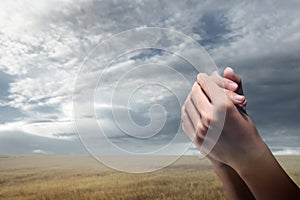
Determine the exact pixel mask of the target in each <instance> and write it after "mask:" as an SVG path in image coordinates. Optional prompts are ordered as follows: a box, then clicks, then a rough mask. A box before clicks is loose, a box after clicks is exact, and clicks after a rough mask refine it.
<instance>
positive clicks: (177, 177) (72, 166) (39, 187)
mask: <svg viewBox="0 0 300 200" xmlns="http://www.w3.org/2000/svg"><path fill="white" fill-rule="evenodd" d="M278 160H279V162H280V163H281V165H282V166H283V167H284V168H285V169H286V170H287V172H288V174H289V175H290V176H291V177H292V178H293V179H294V181H295V182H296V183H297V184H298V185H300V156H299V157H298V156H282V157H278ZM0 199H5V200H6V199H44V200H54V199H58V200H59V199H63V200H69V199H90V200H93V199H112V200H113V199H130V200H139V199H141V200H143V199H226V198H225V194H224V191H223V189H222V184H221V183H220V182H219V180H218V179H217V176H216V175H215V174H214V172H213V171H212V168H211V166H210V164H209V162H208V161H207V160H199V159H198V158H196V157H192V156H185V157H182V158H180V159H179V160H178V161H176V162H175V163H174V164H172V165H171V166H169V167H167V168H164V169H162V170H159V171H156V172H151V173H144V174H128V173H122V172H118V171H115V170H112V169H109V168H107V167H105V166H103V165H101V164H100V163H99V162H97V161H96V160H94V159H93V158H91V157H89V156H1V157H0Z"/></svg>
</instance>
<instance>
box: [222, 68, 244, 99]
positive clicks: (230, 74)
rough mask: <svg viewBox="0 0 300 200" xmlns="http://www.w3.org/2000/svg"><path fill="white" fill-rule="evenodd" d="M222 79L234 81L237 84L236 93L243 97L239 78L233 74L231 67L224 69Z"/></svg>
mask: <svg viewBox="0 0 300 200" xmlns="http://www.w3.org/2000/svg"><path fill="white" fill-rule="evenodd" d="M224 78H227V79H229V80H231V81H234V82H235V83H237V84H238V90H237V93H238V94H240V95H243V94H244V93H243V88H242V80H241V77H239V76H238V75H236V74H235V72H234V71H233V69H232V68H231V67H226V69H225V70H224Z"/></svg>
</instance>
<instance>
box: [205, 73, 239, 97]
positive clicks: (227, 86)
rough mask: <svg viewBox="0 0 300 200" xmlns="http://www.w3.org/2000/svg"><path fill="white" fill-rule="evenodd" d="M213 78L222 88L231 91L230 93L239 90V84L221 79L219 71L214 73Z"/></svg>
mask: <svg viewBox="0 0 300 200" xmlns="http://www.w3.org/2000/svg"><path fill="white" fill-rule="evenodd" d="M211 76H212V77H213V80H214V81H215V82H216V83H217V85H218V86H219V87H221V88H224V89H227V90H230V91H233V92H234V91H236V90H237V89H238V84H237V83H235V82H234V81H232V80H230V79H227V78H223V77H221V76H220V75H219V74H218V72H217V71H214V72H213V73H212V74H211Z"/></svg>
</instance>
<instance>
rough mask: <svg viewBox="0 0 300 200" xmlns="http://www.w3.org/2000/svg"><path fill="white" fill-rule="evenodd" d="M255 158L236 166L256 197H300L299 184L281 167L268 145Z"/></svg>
mask: <svg viewBox="0 0 300 200" xmlns="http://www.w3.org/2000/svg"><path fill="white" fill-rule="evenodd" d="M265 148H266V149H264V150H263V151H262V153H261V155H259V156H258V157H257V158H256V159H255V160H249V162H247V163H242V164H240V166H236V167H235V170H236V171H237V173H238V174H239V175H240V177H241V178H242V179H243V180H244V181H245V182H246V184H247V185H248V187H249V188H250V190H251V191H252V193H253V195H254V196H255V198H256V199H300V190H299V188H298V186H297V185H296V184H295V183H294V182H293V181H292V180H291V179H290V178H289V176H288V175H287V174H286V173H285V171H284V170H283V169H282V168H281V166H280V165H279V163H278V162H277V161H276V159H275V157H274V156H273V154H272V153H271V151H270V150H269V148H268V147H265Z"/></svg>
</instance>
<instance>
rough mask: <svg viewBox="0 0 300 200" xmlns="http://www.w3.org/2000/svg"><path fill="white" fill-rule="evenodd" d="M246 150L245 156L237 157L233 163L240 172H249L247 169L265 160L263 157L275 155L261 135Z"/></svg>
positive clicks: (234, 167)
mask: <svg viewBox="0 0 300 200" xmlns="http://www.w3.org/2000/svg"><path fill="white" fill-rule="evenodd" d="M246 151H247V152H245V153H244V154H243V155H244V156H243V157H241V158H239V159H237V160H236V161H235V162H233V163H232V165H231V167H232V168H233V169H234V170H235V171H237V172H238V173H247V171H248V170H249V169H252V168H253V167H254V166H255V165H257V164H258V162H261V161H263V160H262V159H266V158H270V157H273V154H272V153H271V151H270V150H269V148H268V146H267V145H266V144H265V142H264V141H263V140H262V138H261V137H260V136H259V137H258V138H257V140H256V141H255V142H254V144H253V145H251V146H249V147H248V148H247V149H246Z"/></svg>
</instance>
